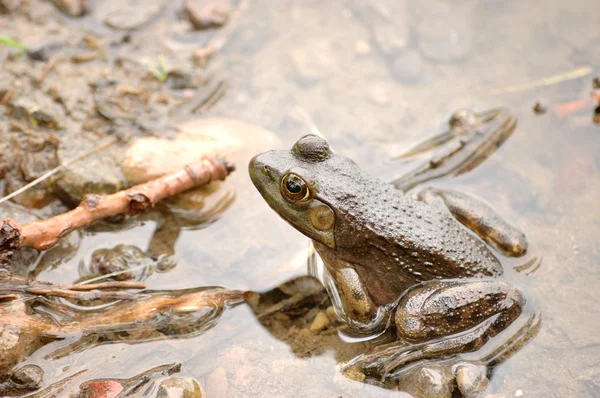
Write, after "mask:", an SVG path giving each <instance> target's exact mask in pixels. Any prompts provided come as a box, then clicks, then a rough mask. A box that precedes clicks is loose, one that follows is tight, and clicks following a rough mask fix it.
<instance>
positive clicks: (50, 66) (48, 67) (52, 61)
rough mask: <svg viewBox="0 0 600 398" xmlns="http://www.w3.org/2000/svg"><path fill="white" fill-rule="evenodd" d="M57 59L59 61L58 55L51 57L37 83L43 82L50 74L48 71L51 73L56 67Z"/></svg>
mask: <svg viewBox="0 0 600 398" xmlns="http://www.w3.org/2000/svg"><path fill="white" fill-rule="evenodd" d="M56 61H58V58H57V57H53V58H51V59H50V61H48V63H47V64H46V67H45V68H44V70H43V71H42V73H41V74H40V76H39V77H38V78H37V79H36V81H35V82H36V83H37V84H41V83H42V82H43V81H44V79H45V78H46V76H48V73H50V71H51V70H52V69H53V68H54V65H56Z"/></svg>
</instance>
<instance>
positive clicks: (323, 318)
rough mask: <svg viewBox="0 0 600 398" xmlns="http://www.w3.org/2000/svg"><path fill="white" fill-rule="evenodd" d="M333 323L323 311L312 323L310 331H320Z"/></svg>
mask: <svg viewBox="0 0 600 398" xmlns="http://www.w3.org/2000/svg"><path fill="white" fill-rule="evenodd" d="M330 325H331V320H330V319H329V317H328V316H327V314H326V313H325V312H323V311H321V312H319V313H318V314H317V316H315V319H314V320H313V322H312V324H311V325H310V331H311V332H313V333H317V332H320V331H321V330H325V329H327V328H328V327H329V326H330Z"/></svg>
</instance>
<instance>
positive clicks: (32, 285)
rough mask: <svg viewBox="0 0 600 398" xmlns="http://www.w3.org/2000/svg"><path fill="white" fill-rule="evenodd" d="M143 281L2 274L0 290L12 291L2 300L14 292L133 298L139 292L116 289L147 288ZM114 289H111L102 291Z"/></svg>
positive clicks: (137, 295) (97, 297)
mask: <svg viewBox="0 0 600 398" xmlns="http://www.w3.org/2000/svg"><path fill="white" fill-rule="evenodd" d="M145 288H146V285H145V284H143V283H141V282H104V283H95V284H88V285H66V284H62V283H55V282H46V281H34V282H28V281H27V280H25V279H23V278H20V277H17V276H0V291H2V292H11V293H7V294H6V295H5V296H4V297H2V296H0V301H2V299H3V300H4V301H6V300H8V299H9V298H10V296H12V295H14V293H17V294H18V293H24V294H33V295H39V296H55V297H65V298H72V299H78V300H98V299H119V300H131V299H134V298H138V297H140V295H139V293H127V292H119V291H116V290H118V289H145ZM104 289H112V290H111V291H101V290H104Z"/></svg>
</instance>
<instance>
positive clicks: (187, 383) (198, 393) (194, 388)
mask: <svg viewBox="0 0 600 398" xmlns="http://www.w3.org/2000/svg"><path fill="white" fill-rule="evenodd" d="M202 396H203V393H202V387H201V386H200V383H198V381H197V380H196V379H194V378H193V377H170V378H168V379H166V380H163V381H161V382H160V383H159V384H158V391H157V393H156V397H157V398H202Z"/></svg>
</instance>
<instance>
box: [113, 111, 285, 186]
mask: <svg viewBox="0 0 600 398" xmlns="http://www.w3.org/2000/svg"><path fill="white" fill-rule="evenodd" d="M176 131H177V133H176V134H175V138H174V139H172V140H169V139H165V138H153V137H148V138H139V139H136V140H135V141H134V142H133V143H132V144H131V145H130V147H129V148H128V149H127V151H126V152H125V155H124V156H123V160H122V161H121V170H122V171H123V173H124V175H125V176H126V177H127V179H128V180H129V181H130V182H131V183H132V184H140V183H143V182H146V181H149V180H152V179H154V178H158V177H161V176H163V175H165V174H168V173H172V172H175V171H178V170H181V169H183V168H184V167H185V166H186V165H188V164H191V163H195V162H198V161H200V160H201V159H202V157H203V156H204V155H207V156H222V157H224V158H226V159H227V160H228V161H230V162H233V163H234V164H235V165H236V166H237V167H238V168H240V169H241V170H244V169H245V168H246V165H247V162H248V160H249V159H250V158H251V157H252V156H254V155H255V154H257V153H259V152H260V151H261V150H263V149H264V148H275V147H277V146H279V140H278V139H277V137H276V136H275V135H274V134H273V133H271V132H270V131H267V130H265V129H263V128H261V127H259V126H255V125H252V124H249V123H245V122H242V121H239V120H234V119H219V118H215V119H198V120H193V121H190V122H187V123H184V124H182V125H180V126H178V127H177V128H176ZM257 143H258V145H259V146H260V148H257ZM234 174H235V173H234Z"/></svg>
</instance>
